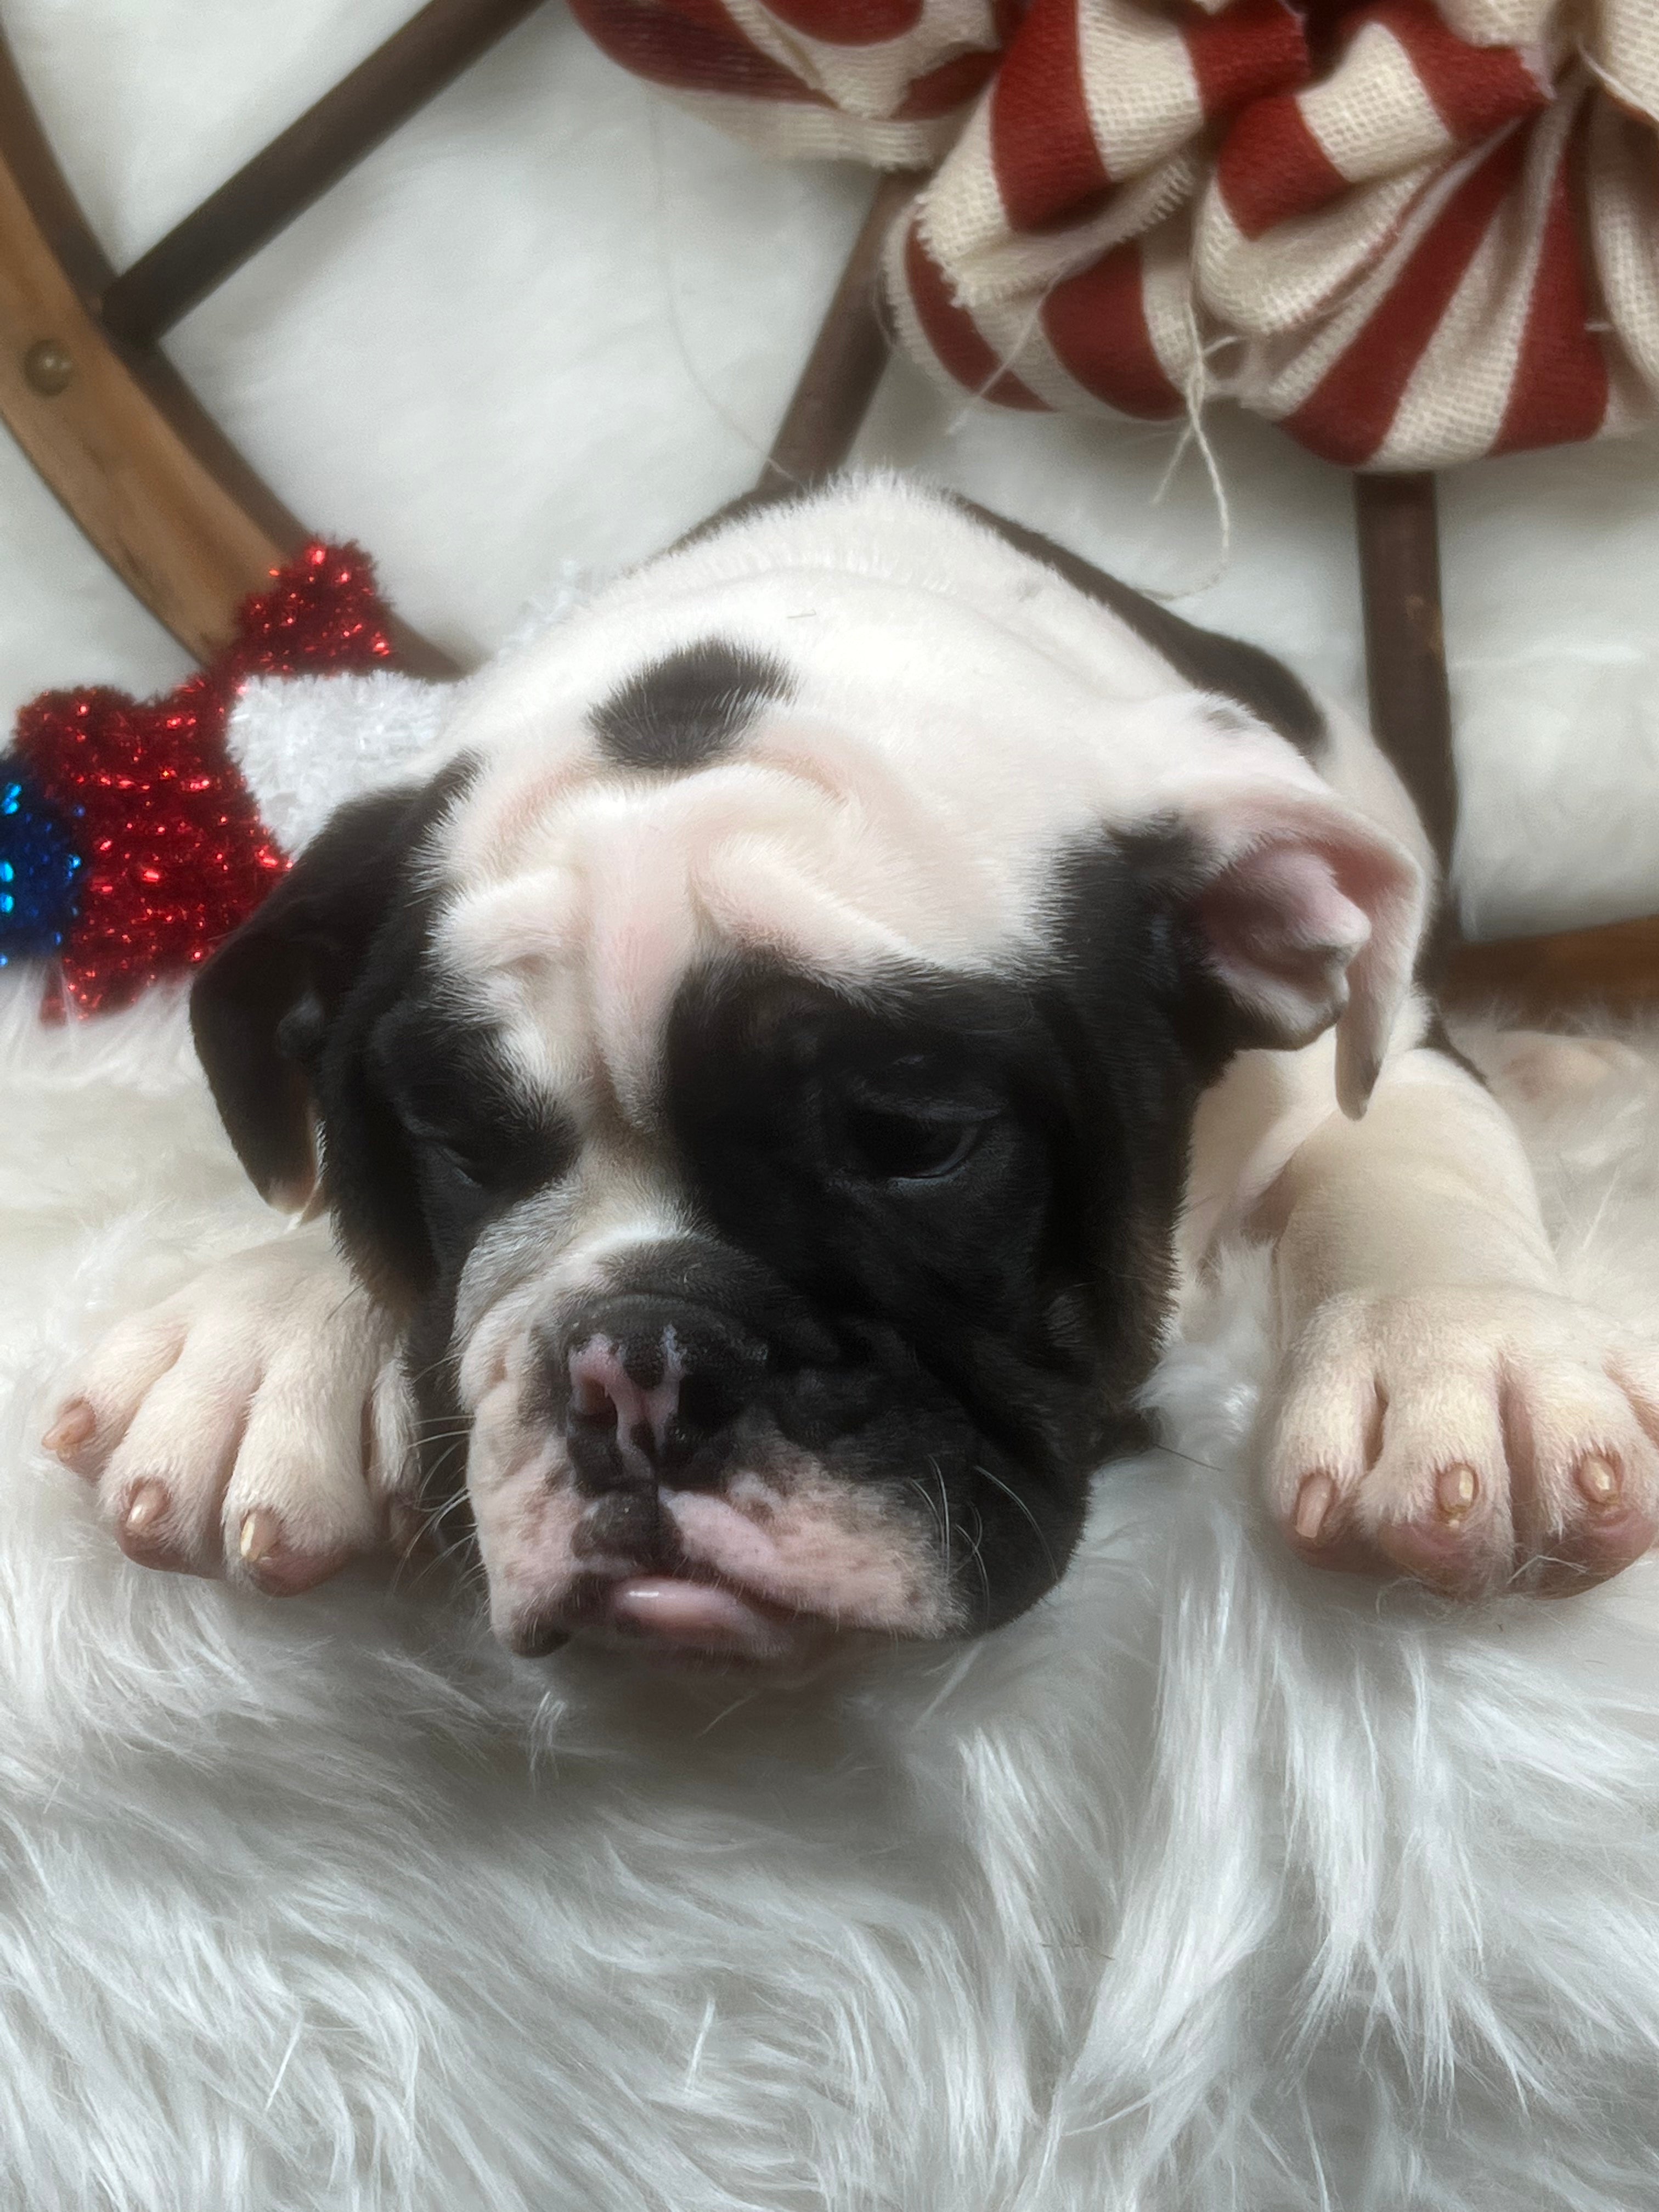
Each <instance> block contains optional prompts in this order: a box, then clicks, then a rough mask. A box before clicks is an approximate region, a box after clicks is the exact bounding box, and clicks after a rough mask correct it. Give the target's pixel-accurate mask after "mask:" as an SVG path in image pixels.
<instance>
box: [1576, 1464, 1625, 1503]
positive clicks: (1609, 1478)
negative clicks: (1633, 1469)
mask: <svg viewBox="0 0 1659 2212" xmlns="http://www.w3.org/2000/svg"><path fill="white" fill-rule="evenodd" d="M1574 1480H1576V1481H1577V1485H1578V1487H1579V1488H1580V1490H1582V1491H1583V1493H1584V1495H1585V1497H1586V1498H1589V1502H1590V1504H1592V1505H1610V1504H1612V1503H1613V1499H1614V1498H1616V1497H1617V1496H1618V1495H1619V1470H1618V1468H1616V1467H1615V1466H1614V1465H1613V1462H1612V1461H1611V1460H1607V1459H1603V1458H1602V1457H1601V1454H1600V1453H1599V1452H1595V1453H1592V1454H1591V1455H1590V1457H1589V1459H1585V1460H1581V1461H1580V1462H1578V1472H1577V1475H1576V1476H1575V1478H1574Z"/></svg>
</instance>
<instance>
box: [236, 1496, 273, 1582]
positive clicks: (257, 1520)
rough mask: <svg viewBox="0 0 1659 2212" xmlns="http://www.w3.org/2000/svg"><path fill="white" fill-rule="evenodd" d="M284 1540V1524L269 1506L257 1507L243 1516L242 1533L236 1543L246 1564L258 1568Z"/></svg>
mask: <svg viewBox="0 0 1659 2212" xmlns="http://www.w3.org/2000/svg"><path fill="white" fill-rule="evenodd" d="M282 1541H283V1524H282V1522H280V1521H279V1520H278V1519H277V1517H276V1515H275V1514H274V1513H273V1512H272V1511H271V1510H270V1507H269V1506H265V1505H258V1506H256V1507H255V1508H254V1510H253V1511H252V1513H245V1514H244V1515H243V1516H242V1531H241V1534H240V1536H239V1537H238V1539H237V1541H236V1548H237V1550H238V1551H239V1552H240V1553H241V1555H242V1559H243V1561H244V1563H245V1564H246V1565H248V1566H250V1567H257V1566H258V1565H260V1564H261V1562H262V1561H264V1560H265V1559H269V1558H270V1555H271V1553H273V1552H274V1551H276V1549H277V1547H278V1546H279V1545H280V1544H281V1543H282Z"/></svg>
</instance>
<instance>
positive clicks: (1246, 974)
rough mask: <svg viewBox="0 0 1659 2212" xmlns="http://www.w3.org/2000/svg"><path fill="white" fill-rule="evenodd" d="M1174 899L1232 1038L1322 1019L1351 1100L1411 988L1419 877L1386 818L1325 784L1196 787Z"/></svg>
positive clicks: (1282, 1044) (1347, 1108) (1251, 1038)
mask: <svg viewBox="0 0 1659 2212" xmlns="http://www.w3.org/2000/svg"><path fill="white" fill-rule="evenodd" d="M1182 811H1183V816H1184V820H1185V823H1186V826H1187V827H1188V829H1190V831H1191V832H1192V833H1193V834H1194V837H1195V841H1196V860H1195V863H1194V866H1193V874H1192V878H1190V879H1189V883H1188V888H1187V890H1186V891H1185V894H1184V896H1183V897H1182V906H1183V908H1184V910H1185V913H1186V915H1187V917H1188V921H1189V922H1190V924H1191V926H1192V927H1193V928H1194V932H1195V933H1196V936H1197V939H1198V941H1199V945H1200V957H1201V959H1202V960H1203V962H1204V963H1205V965H1206V969H1207V970H1208V975H1209V977H1210V979H1211V980H1212V981H1213V982H1214V983H1216V984H1218V985H1219V986H1220V987H1221V990H1222V992H1223V993H1224V994H1225V998H1226V1000H1227V1002H1228V1004H1229V1005H1230V1006H1231V1009H1232V1011H1233V1015H1234V1018H1235V1020H1236V1022H1237V1039H1236V1042H1237V1045H1239V1046H1250V1045H1265V1046H1267V1047H1270V1048H1273V1049H1277V1050H1281V1051H1285V1050H1293V1049H1295V1048H1297V1047H1298V1046H1301V1045H1304V1044H1310V1043H1311V1042H1312V1041H1313V1039H1314V1038H1315V1037H1316V1036H1321V1035H1322V1034H1323V1032H1324V1031H1325V1030H1328V1029H1329V1028H1331V1027H1332V1025H1333V1024H1334V1026H1335V1029H1336V1095H1337V1103H1338V1104H1339V1105H1340V1107H1341V1109H1342V1111H1343V1112H1344V1113H1345V1114H1346V1115H1350V1116H1351V1117H1352V1118H1354V1119H1358V1116H1359V1115H1361V1114H1363V1113H1364V1110H1365V1106H1366V1103H1367V1101H1368V1100H1369V1099H1370V1095H1371V1091H1372V1088H1373V1086H1374V1085H1375V1084H1376V1078H1377V1074H1378V1072H1379V1071H1380V1069H1381V1067H1382V1065H1383V1055H1384V1054H1385V1053H1386V1051H1387V1049H1388V1044H1389V1035H1390V1032H1391V1031H1392V1030H1393V1027H1394V1023H1395V1016H1396V1015H1397V1014H1398V1012H1399V1011H1400V1007H1401V1002H1402V1000H1404V998H1405V996H1406V994H1407V991H1408V990H1409V988H1410V987H1411V979H1412V972H1413V967H1414V965H1415V963H1416V957H1417V951H1418V944H1419V938H1420V937H1421V934H1422V930H1423V923H1424V913H1425V899H1426V890H1427V887H1426V885H1425V881H1424V878H1423V871H1422V869H1421V868H1420V867H1419V865H1418V863H1417V861H1416V860H1414V859H1413V856H1412V855H1411V854H1409V853H1408V852H1407V850H1406V849H1405V848H1404V847H1403V846H1402V845H1401V844H1399V843H1398V842H1396V841H1395V839H1394V838H1392V837H1390V836H1389V835H1388V834H1387V832H1386V831H1384V830H1383V829H1379V828H1378V827H1377V826H1376V823H1373V822H1371V821H1370V820H1368V819H1367V817H1365V816H1364V815H1362V814H1360V813H1359V812H1358V811H1357V810H1355V809H1354V808H1352V807H1351V806H1348V805H1345V804H1344V803H1343V802H1342V801H1341V800H1340V799H1337V798H1335V797H1334V795H1333V796H1330V797H1326V796H1324V795H1322V794H1315V793H1307V792H1302V791H1296V790H1272V789H1268V790H1265V791H1264V790H1261V789H1257V790H1256V791H1255V792H1245V791H1235V792H1234V793H1231V794H1227V793H1217V794H1215V795H1214V796H1213V797H1209V798H1205V797H1200V798H1199V799H1197V800H1196V801H1195V803H1194V805H1191V806H1189V807H1188V808H1185V809H1183V810H1182Z"/></svg>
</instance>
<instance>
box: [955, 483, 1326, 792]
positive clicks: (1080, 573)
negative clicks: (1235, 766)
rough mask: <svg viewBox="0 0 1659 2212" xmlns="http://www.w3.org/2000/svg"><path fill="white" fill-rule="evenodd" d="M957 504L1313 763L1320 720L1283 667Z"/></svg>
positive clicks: (966, 503)
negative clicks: (1263, 724)
mask: <svg viewBox="0 0 1659 2212" xmlns="http://www.w3.org/2000/svg"><path fill="white" fill-rule="evenodd" d="M956 504H957V506H958V507H962V508H963V509H964V510H965V511H966V512H967V513H969V514H971V515H972V516H973V518H974V520H975V521H976V522H982V523H983V524H984V525H985V526H986V528H987V530H994V532H996V534H997V536H998V537H999V538H1002V539H1004V540H1005V541H1006V543H1007V544H1010V545H1012V546H1013V547H1014V548H1015V549H1016V550H1018V551H1019V552H1021V553H1029V554H1030V556H1031V558H1032V559H1033V560H1034V561H1040V562H1042V566H1043V567H1044V568H1052V569H1053V570H1054V574H1056V575H1059V576H1063V577H1064V578H1065V580H1066V582H1067V583H1068V584H1071V585H1073V586H1075V587H1076V588H1077V589H1078V590H1079V591H1080V592H1084V593H1085V594H1086V595H1087V597H1088V598H1090V599H1098V600H1099V601H1100V603H1101V604H1102V605H1103V606H1108V607H1109V608H1110V609H1111V610H1112V612H1113V613H1114V614H1115V615H1117V616H1118V617H1121V620H1122V621H1124V622H1126V623H1128V625H1129V627H1130V629H1132V630H1133V631H1134V633H1135V635H1137V636H1138V637H1141V638H1144V639H1145V640H1146V643H1147V644H1148V645H1150V646H1151V647H1152V649H1153V651H1154V652H1155V653H1162V654H1163V656H1164V659H1165V660H1167V661H1168V662H1169V664H1170V667H1171V668H1173V669H1174V670H1175V671H1176V674H1177V675H1178V676H1184V677H1185V678H1186V679H1187V681H1188V683H1189V684H1192V685H1193V686H1194V689H1196V690H1200V691H1216V692H1219V693H1220V694H1221V695H1222V696H1223V697H1225V698H1228V699H1237V702H1238V703H1239V705H1240V706H1241V707H1243V708H1245V709H1246V711H1247V712H1248V713H1249V714H1253V715H1254V716H1255V719H1256V720H1258V721H1260V722H1265V723H1266V724H1267V726H1268V728H1269V729H1271V730H1277V731H1278V732H1279V735H1280V737H1282V738H1289V740H1290V742H1291V744H1293V745H1294V746H1295V747H1296V749H1297V751H1298V752H1299V753H1301V754H1302V755H1303V756H1304V758H1306V759H1308V760H1316V759H1317V757H1318V755H1319V753H1320V750H1321V749H1322V746H1323V744H1324V743H1325V738H1326V729H1325V717H1324V716H1323V715H1322V714H1321V713H1320V711H1319V708H1318V705H1317V704H1316V702H1315V700H1314V698H1313V696H1312V694H1311V693H1310V691H1309V690H1308V688H1307V686H1306V685H1305V684H1304V683H1302V681H1301V680H1300V678H1297V677H1296V676H1293V675H1292V674H1291V671H1290V670H1289V669H1288V668H1286V667H1285V664H1284V662H1283V661H1282V660H1276V659H1274V658H1273V654H1272V653H1264V652H1263V651H1262V649H1261V647H1260V646H1259V645H1246V644H1244V643H1243V641H1241V640H1240V639H1238V638H1233V637H1221V636H1218V635H1217V634H1216V632H1215V631H1214V630H1208V629H1199V627H1198V625H1197V624H1196V623H1189V622H1187V621H1184V620H1183V619H1182V617H1181V616H1180V615H1177V614H1172V613H1171V612H1170V610H1169V608H1168V607H1165V606H1160V605H1158V601H1157V600H1156V599H1148V598H1147V597H1146V593H1145V592H1137V591H1136V590H1135V589H1134V587H1133V586H1132V585H1129V584H1121V583H1119V582H1118V580H1117V579H1116V577H1115V576H1109V575H1107V574H1106V573H1105V571H1104V570H1103V569H1101V568H1096V567H1095V566H1094V564H1093V563H1092V562H1089V561H1085V560H1084V559H1083V558H1082V557H1081V556H1079V555H1078V554H1076V553H1072V552H1068V551H1067V550H1066V547H1065V546H1063V545H1056V544H1054V540H1053V539H1052V538H1044V537H1043V536H1042V534H1041V533H1040V532H1037V531H1035V530H1028V529H1026V527H1025V526H1024V524H1023V523H1019V522H1009V521H1006V520H1005V519H1004V518H1003V517H1002V516H1001V515H1000V514H993V513H991V512H990V511H989V509H988V508H987V507H980V506H978V505H977V504H976V503H975V501H973V500H969V499H957V501H956Z"/></svg>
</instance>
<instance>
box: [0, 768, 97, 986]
mask: <svg viewBox="0 0 1659 2212" xmlns="http://www.w3.org/2000/svg"><path fill="white" fill-rule="evenodd" d="M80 877H81V856H80V854H78V853H77V852H76V849H75V848H74V846H73V845H72V844H71V843H70V839H69V834H68V832H67V831H66V830H65V829H64V825H63V823H61V822H60V821H59V819H58V817H57V815H56V814H54V813H53V812H52V809H51V808H50V807H49V806H47V805H46V803H45V801H44V800H43V799H41V797H40V793H39V792H38V791H37V790H36V789H35V787H34V783H33V779H32V778H31V776H30V775H29V774H28V772H27V769H24V768H23V767H22V766H21V764H20V763H19V762H18V760H17V757H16V756H15V754H13V755H10V756H9V757H0V968H9V966H10V965H11V964H12V963H13V962H14V961H15V960H40V959H43V958H46V957H50V956H51V955H52V953H55V952H60V951H62V950H63V945H64V938H65V937H66V936H67V935H68V933H69V932H70V928H71V927H73V925H74V922H75V917H76V908H77V905H78V894H79V890H80Z"/></svg>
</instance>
